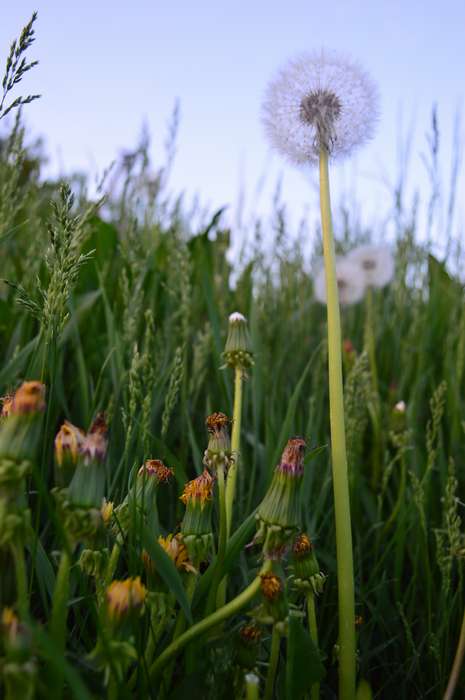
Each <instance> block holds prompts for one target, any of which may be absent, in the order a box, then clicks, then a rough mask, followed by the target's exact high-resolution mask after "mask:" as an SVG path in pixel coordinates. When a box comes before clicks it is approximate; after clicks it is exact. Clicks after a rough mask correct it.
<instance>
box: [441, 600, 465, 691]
mask: <svg viewBox="0 0 465 700" xmlns="http://www.w3.org/2000/svg"><path fill="white" fill-rule="evenodd" d="M464 654H465V610H464V612H463V618H462V627H461V629H460V637H459V643H458V644H457V651H456V652H455V657H454V663H453V664H452V670H451V672H450V676H449V682H448V684H447V688H446V692H445V693H444V697H443V700H452V697H453V695H454V692H455V688H456V686H457V683H458V680H459V676H460V669H461V667H462V662H463V656H464Z"/></svg>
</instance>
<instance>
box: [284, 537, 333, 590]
mask: <svg viewBox="0 0 465 700" xmlns="http://www.w3.org/2000/svg"><path fill="white" fill-rule="evenodd" d="M292 564H293V570H294V585H295V586H296V587H297V588H300V589H301V590H305V591H308V590H312V591H313V593H314V594H318V593H321V591H322V588H323V584H324V582H325V579H326V577H325V576H324V574H322V573H321V571H320V567H319V565H318V561H317V558H316V555H315V551H314V548H313V544H312V543H311V541H310V538H309V536H308V535H307V534H306V533H304V532H302V533H300V535H298V536H297V537H296V539H295V541H294V544H293V546H292Z"/></svg>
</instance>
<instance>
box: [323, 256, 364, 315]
mask: <svg viewBox="0 0 465 700" xmlns="http://www.w3.org/2000/svg"><path fill="white" fill-rule="evenodd" d="M336 280H337V288H338V292H339V301H340V303H341V304H344V305H345V306H347V305H349V304H356V303H357V302H358V301H360V300H361V299H362V298H363V294H364V292H365V281H364V278H363V275H362V274H361V273H360V269H359V267H358V266H357V265H356V264H355V263H352V262H351V261H350V260H347V258H339V259H338V260H336ZM313 289H314V292H315V297H316V298H317V300H318V301H319V302H321V303H322V304H326V281H325V271H324V268H323V267H322V268H321V270H320V271H319V272H318V274H317V275H316V277H315V279H314V282H313Z"/></svg>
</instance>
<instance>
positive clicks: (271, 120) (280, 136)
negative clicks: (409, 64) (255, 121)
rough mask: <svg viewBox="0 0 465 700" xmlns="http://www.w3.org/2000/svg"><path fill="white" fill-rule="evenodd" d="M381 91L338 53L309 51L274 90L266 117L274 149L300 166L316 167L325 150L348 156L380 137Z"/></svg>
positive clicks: (266, 101)
mask: <svg viewBox="0 0 465 700" xmlns="http://www.w3.org/2000/svg"><path fill="white" fill-rule="evenodd" d="M377 118H378V90H377V87H376V85H375V83H374V82H373V81H372V80H371V78H370V77H369V76H368V75H367V73H365V71H364V70H363V69H362V68H361V67H360V66H359V65H358V64H357V63H354V62H353V61H351V60H349V59H347V58H346V57H344V56H341V55H339V54H338V53H335V52H332V51H326V50H321V51H318V52H314V53H304V54H301V55H300V56H298V57H297V58H296V59H294V60H293V61H290V62H289V63H288V64H287V65H286V66H284V68H282V69H281V71H280V72H279V73H278V74H277V76H276V77H275V78H274V80H272V81H271V83H270V84H269V86H268V89H267V91H266V94H265V99H264V102H263V107H262V119H263V123H264V125H265V129H266V131H267V134H268V136H269V138H270V140H271V143H272V145H273V146H274V147H275V148H276V149H277V150H278V151H279V152H280V153H282V154H283V155H285V156H286V157H287V158H288V159H289V160H290V161H291V162H292V163H294V164H296V165H306V164H316V163H317V162H318V159H319V155H320V149H321V147H322V146H323V147H325V148H326V149H327V151H328V153H329V155H330V157H332V158H343V157H345V156H348V155H349V154H350V153H351V152H352V151H353V149H354V148H355V147H357V146H359V145H361V144H363V143H365V142H366V141H367V140H369V139H370V138H371V137H372V136H373V133H374V129H375V126H376V122H377Z"/></svg>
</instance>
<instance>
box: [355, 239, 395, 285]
mask: <svg viewBox="0 0 465 700" xmlns="http://www.w3.org/2000/svg"><path fill="white" fill-rule="evenodd" d="M347 260H349V261H350V262H351V263H352V264H353V265H356V266H357V268H358V270H359V274H360V275H361V276H362V277H363V279H364V281H365V284H366V286H367V287H385V286H386V284H389V282H391V280H392V278H393V277H394V269H395V268H394V258H393V255H392V252H391V249H390V248H389V246H386V245H361V246H359V247H358V248H354V250H352V251H351V252H350V253H349V254H348V256H347Z"/></svg>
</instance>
